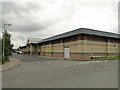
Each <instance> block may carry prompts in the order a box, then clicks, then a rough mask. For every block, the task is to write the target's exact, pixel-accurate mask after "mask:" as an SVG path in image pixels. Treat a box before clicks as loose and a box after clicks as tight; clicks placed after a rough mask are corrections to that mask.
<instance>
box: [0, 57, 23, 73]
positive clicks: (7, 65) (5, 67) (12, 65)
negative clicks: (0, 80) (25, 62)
mask: <svg viewBox="0 0 120 90" xmlns="http://www.w3.org/2000/svg"><path fill="white" fill-rule="evenodd" d="M20 64H21V61H20V60H19V59H16V58H14V57H10V61H8V62H5V63H4V64H3V65H2V72H4V71H7V70H10V69H13V68H15V67H17V66H19V65H20Z"/></svg>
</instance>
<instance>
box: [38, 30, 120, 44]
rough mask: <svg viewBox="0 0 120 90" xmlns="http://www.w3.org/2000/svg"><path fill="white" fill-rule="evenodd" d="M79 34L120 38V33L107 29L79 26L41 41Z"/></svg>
mask: <svg viewBox="0 0 120 90" xmlns="http://www.w3.org/2000/svg"><path fill="white" fill-rule="evenodd" d="M78 34H88V35H96V36H102V37H109V38H116V39H120V34H116V33H111V32H105V31H98V30H93V29H88V28H79V29H76V30H73V31H69V32H66V33H63V34H59V35H55V36H53V37H49V38H46V39H43V40H41V41H39V43H42V42H47V41H52V40H56V39H61V38H65V37H69V36H74V35H78Z"/></svg>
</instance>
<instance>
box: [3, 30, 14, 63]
mask: <svg viewBox="0 0 120 90" xmlns="http://www.w3.org/2000/svg"><path fill="white" fill-rule="evenodd" d="M10 38H11V35H10V34H9V33H8V32H7V31H6V30H5V31H4V32H3V37H2V46H3V48H2V49H3V50H2V51H3V52H2V53H3V57H2V63H4V62H5V61H9V56H10V55H11V52H12V48H13V46H14V45H11V40H10Z"/></svg>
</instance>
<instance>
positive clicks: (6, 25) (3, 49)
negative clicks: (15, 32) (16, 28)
mask: <svg viewBox="0 0 120 90" xmlns="http://www.w3.org/2000/svg"><path fill="white" fill-rule="evenodd" d="M5 26H12V24H4V27H3V28H4V33H5V31H6V30H5ZM4 49H5V37H4V38H3V59H4Z"/></svg>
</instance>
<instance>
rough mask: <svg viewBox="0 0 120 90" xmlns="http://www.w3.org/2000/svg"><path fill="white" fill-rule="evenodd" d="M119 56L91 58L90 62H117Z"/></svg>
mask: <svg viewBox="0 0 120 90" xmlns="http://www.w3.org/2000/svg"><path fill="white" fill-rule="evenodd" d="M117 59H120V56H103V57H92V59H91V60H117Z"/></svg>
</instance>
